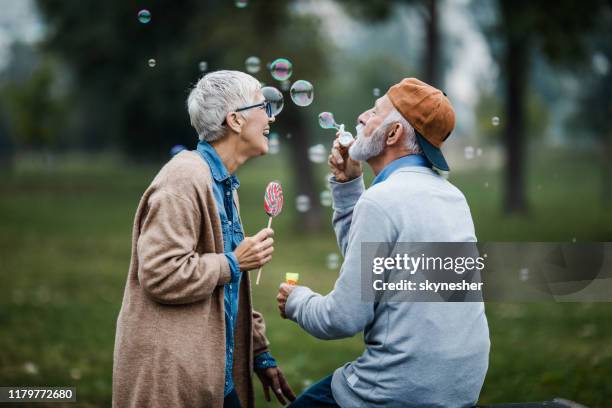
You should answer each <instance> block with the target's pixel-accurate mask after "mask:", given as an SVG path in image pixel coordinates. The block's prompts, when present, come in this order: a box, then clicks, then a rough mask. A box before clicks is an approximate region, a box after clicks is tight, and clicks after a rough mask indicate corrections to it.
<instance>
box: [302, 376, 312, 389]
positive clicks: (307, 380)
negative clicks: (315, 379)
mask: <svg viewBox="0 0 612 408" xmlns="http://www.w3.org/2000/svg"><path fill="white" fill-rule="evenodd" d="M311 385H312V380H311V379H310V378H306V379H305V380H304V381H302V386H303V387H304V388H308V387H310V386H311Z"/></svg>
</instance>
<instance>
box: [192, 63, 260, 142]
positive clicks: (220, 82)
mask: <svg viewBox="0 0 612 408" xmlns="http://www.w3.org/2000/svg"><path fill="white" fill-rule="evenodd" d="M260 89H261V84H260V83H259V81H258V80H257V79H255V78H254V77H252V76H251V75H249V74H245V73H244V72H240V71H227V70H222V71H214V72H211V73H208V74H206V75H204V76H203V77H202V78H200V80H199V81H198V83H197V84H195V86H194V87H193V88H192V89H191V91H190V92H189V97H187V111H188V112H189V119H190V121H191V126H193V127H194V129H195V130H196V132H198V138H199V139H200V140H202V141H207V142H213V141H215V140H218V139H220V138H222V137H223V135H225V131H226V128H225V126H224V125H223V122H224V121H225V116H226V115H227V114H228V113H229V112H232V111H234V110H236V109H238V108H239V107H241V106H245V105H251V104H253V103H254V102H255V96H256V93H257V91H258V90H260Z"/></svg>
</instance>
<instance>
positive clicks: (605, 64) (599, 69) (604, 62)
mask: <svg viewBox="0 0 612 408" xmlns="http://www.w3.org/2000/svg"><path fill="white" fill-rule="evenodd" d="M592 64H593V70H594V71H595V72H596V73H597V74H599V75H601V76H604V75H606V74H607V73H608V71H609V70H610V62H609V61H608V58H607V57H606V56H605V55H604V54H602V53H601V52H597V53H595V54H593V60H592Z"/></svg>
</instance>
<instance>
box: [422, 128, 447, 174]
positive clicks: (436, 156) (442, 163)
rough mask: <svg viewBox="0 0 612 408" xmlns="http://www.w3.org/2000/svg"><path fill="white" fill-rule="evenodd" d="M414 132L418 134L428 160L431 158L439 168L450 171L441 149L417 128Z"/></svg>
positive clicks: (431, 161) (430, 160)
mask: <svg viewBox="0 0 612 408" xmlns="http://www.w3.org/2000/svg"><path fill="white" fill-rule="evenodd" d="M414 133H415V134H416V138H417V140H418V141H419V145H420V146H421V149H423V154H424V155H425V157H427V160H429V162H430V163H431V164H432V165H433V166H434V167H436V168H437V169H439V170H442V171H450V168H449V167H448V163H446V160H445V159H444V156H443V155H442V152H441V151H440V149H438V148H437V147H436V146H434V145H432V144H431V143H429V142H428V141H427V139H425V138H424V137H423V136H422V135H421V134H420V133H419V132H418V131H417V130H416V129H415V131H414Z"/></svg>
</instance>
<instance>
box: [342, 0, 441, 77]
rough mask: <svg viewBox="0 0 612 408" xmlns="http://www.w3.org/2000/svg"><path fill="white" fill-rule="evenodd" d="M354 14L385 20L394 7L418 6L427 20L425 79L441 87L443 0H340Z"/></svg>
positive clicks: (368, 19) (424, 19)
mask: <svg viewBox="0 0 612 408" xmlns="http://www.w3.org/2000/svg"><path fill="white" fill-rule="evenodd" d="M338 1H339V3H341V4H343V5H344V6H345V8H346V9H347V10H348V11H349V12H350V13H351V14H353V15H356V16H358V17H360V18H362V19H364V20H366V21H372V22H381V21H385V20H388V19H389V17H390V16H391V14H392V12H393V10H394V7H397V6H399V5H407V6H410V7H414V8H415V9H416V10H417V11H418V13H419V15H420V16H421V18H422V20H423V25H424V27H425V44H424V54H423V57H422V58H423V68H422V75H423V80H424V81H425V82H427V83H428V84H431V85H433V86H436V87H438V88H441V87H442V86H443V84H442V77H443V75H442V74H443V70H442V67H441V64H440V60H441V58H440V53H441V35H440V22H439V21H440V13H439V10H438V7H439V0H394V1H385V0H375V1H363V0H338Z"/></svg>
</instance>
